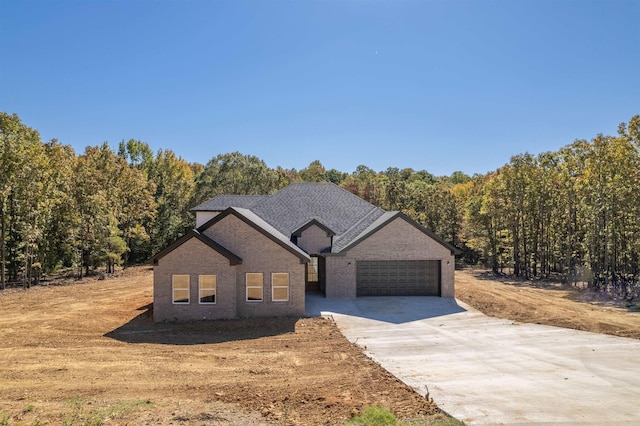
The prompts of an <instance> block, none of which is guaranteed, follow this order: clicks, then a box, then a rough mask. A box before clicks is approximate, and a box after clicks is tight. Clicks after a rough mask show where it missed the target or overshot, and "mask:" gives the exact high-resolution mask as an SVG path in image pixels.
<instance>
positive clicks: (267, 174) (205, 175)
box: [195, 152, 278, 204]
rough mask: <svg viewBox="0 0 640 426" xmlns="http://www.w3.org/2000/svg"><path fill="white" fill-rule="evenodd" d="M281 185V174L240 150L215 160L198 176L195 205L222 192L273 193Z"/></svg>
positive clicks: (244, 193) (240, 193)
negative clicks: (279, 182) (279, 177)
mask: <svg viewBox="0 0 640 426" xmlns="http://www.w3.org/2000/svg"><path fill="white" fill-rule="evenodd" d="M277 188H278V173H277V172H276V171H275V170H273V169H270V168H269V167H267V165H266V164H265V162H264V161H262V160H260V159H259V158H258V157H255V156H253V155H243V154H241V153H239V152H232V153H229V154H220V155H218V156H217V157H215V158H213V159H211V160H210V161H209V162H208V163H207V164H206V165H205V167H204V170H203V171H202V173H200V174H199V175H198V176H197V178H196V190H195V191H196V192H195V204H199V203H202V202H204V201H206V200H208V199H209V198H212V197H214V196H216V195H221V194H239V195H259V194H270V193H272V192H274V191H275V190H277Z"/></svg>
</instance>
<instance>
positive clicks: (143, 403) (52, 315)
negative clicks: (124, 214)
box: [0, 268, 445, 426]
mask: <svg viewBox="0 0 640 426" xmlns="http://www.w3.org/2000/svg"><path fill="white" fill-rule="evenodd" d="M151 302H152V273H151V270H150V269H149V268H131V269H128V270H127V271H125V272H123V273H121V274H120V276H118V277H115V278H107V279H105V280H97V279H88V280H85V282H81V283H77V282H76V283H72V284H69V285H48V286H38V287H33V288H31V289H29V290H26V291H25V290H22V289H9V290H6V291H4V292H0V425H4V424H9V425H17V424H22V425H32V426H39V425H42V424H51V425H99V424H103V423H105V424H114V425H115V424H117V425H127V424H130V425H226V424H233V425H238V424H239V425H263V424H282V425H307V424H308V425H316V424H331V425H335V424H344V423H345V422H347V421H348V420H349V419H350V418H351V416H352V415H353V414H354V413H357V412H359V411H360V410H361V409H363V408H364V407H366V406H368V405H378V406H381V407H385V408H389V409H391V410H392V411H393V412H394V413H395V414H396V415H397V416H398V417H401V418H413V419H415V418H416V417H418V418H420V419H421V420H420V422H421V424H427V423H428V421H431V420H434V419H439V418H443V417H445V416H444V415H443V414H438V413H437V408H436V406H435V405H434V404H433V403H432V402H430V401H428V400H426V399H425V398H424V397H422V396H420V395H419V394H417V393H415V392H414V391H413V390H412V389H411V388H410V387H408V386H406V385H404V384H403V383H402V382H400V381H399V380H397V379H396V378H395V377H393V376H391V375H390V374H389V373H387V372H386V371H385V370H383V369H382V368H381V367H380V366H378V365H377V364H375V363H374V362H373V361H371V360H370V359H369V358H367V357H366V356H364V355H363V354H362V353H361V351H360V350H359V348H358V347H356V346H355V345H353V344H351V343H349V342H348V341H347V340H346V339H345V338H344V337H343V336H342V335H341V334H340V332H339V331H338V330H337V329H336V327H335V325H334V324H333V323H332V322H331V321H329V320H325V319H322V318H303V319H299V318H298V319H295V318H279V319H263V320H238V321H215V322H213V321H212V322H194V323H187V324H172V323H160V324H155V323H153V321H152V319H151V316H150V311H149V308H150V304H151ZM422 415H425V416H422ZM425 419H427V420H425Z"/></svg>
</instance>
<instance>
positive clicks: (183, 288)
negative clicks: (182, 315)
mask: <svg viewBox="0 0 640 426" xmlns="http://www.w3.org/2000/svg"><path fill="white" fill-rule="evenodd" d="M171 282H172V287H173V303H174V304H175V305H188V304H189V294H190V291H189V275H172V276H171Z"/></svg>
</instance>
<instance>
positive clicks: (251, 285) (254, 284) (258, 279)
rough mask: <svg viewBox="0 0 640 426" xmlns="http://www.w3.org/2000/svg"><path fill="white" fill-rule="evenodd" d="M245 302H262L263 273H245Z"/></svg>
mask: <svg viewBox="0 0 640 426" xmlns="http://www.w3.org/2000/svg"><path fill="white" fill-rule="evenodd" d="M246 283H247V302H262V300H263V296H262V289H263V283H264V279H263V275H262V273H259V272H258V273H256V272H248V273H247V275H246Z"/></svg>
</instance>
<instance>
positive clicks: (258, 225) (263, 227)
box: [197, 207, 310, 263]
mask: <svg viewBox="0 0 640 426" xmlns="http://www.w3.org/2000/svg"><path fill="white" fill-rule="evenodd" d="M229 215H233V216H235V217H237V218H238V219H240V220H241V221H243V222H244V223H246V224H247V225H249V226H251V227H252V228H253V229H255V230H257V231H258V232H260V233H261V234H262V235H264V236H265V237H267V238H269V239H270V240H271V241H273V242H275V243H276V244H278V245H279V246H281V247H282V248H284V249H285V250H287V251H289V252H290V253H292V254H293V255H295V256H297V257H298V258H299V259H300V261H301V262H302V263H306V262H308V261H309V259H310V258H309V255H308V254H307V253H305V252H304V251H303V250H302V249H300V248H299V247H298V246H296V245H295V244H293V243H292V242H291V241H290V240H289V238H288V237H287V236H285V235H284V234H282V233H281V232H280V231H278V230H277V229H275V228H274V227H273V226H271V225H270V224H269V223H267V222H266V221H264V220H263V219H262V218H261V217H260V216H258V215H256V214H255V213H254V212H252V211H251V210H248V209H243V208H239V207H229V208H227V209H225V210H224V211H223V212H222V213H220V214H218V215H217V216H215V217H214V218H212V219H210V220H209V221H208V222H206V223H205V224H203V225H201V226H200V227H199V228H198V229H197V231H198V232H204V230H206V229H208V228H210V227H211V226H213V225H215V224H216V223H218V222H220V221H221V220H222V219H224V218H225V217H227V216H229Z"/></svg>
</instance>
